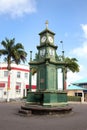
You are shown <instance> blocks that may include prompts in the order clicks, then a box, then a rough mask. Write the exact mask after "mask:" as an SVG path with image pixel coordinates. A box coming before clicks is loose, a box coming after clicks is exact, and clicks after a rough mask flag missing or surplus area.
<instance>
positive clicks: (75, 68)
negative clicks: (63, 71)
mask: <svg viewBox="0 0 87 130" xmlns="http://www.w3.org/2000/svg"><path fill="white" fill-rule="evenodd" d="M64 62H65V63H66V68H67V70H70V71H72V72H73V73H74V72H79V71H80V69H79V65H78V63H77V62H78V60H77V59H76V58H69V57H64Z"/></svg>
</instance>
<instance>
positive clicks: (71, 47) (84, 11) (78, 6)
mask: <svg viewBox="0 0 87 130" xmlns="http://www.w3.org/2000/svg"><path fill="white" fill-rule="evenodd" d="M46 20H48V21H49V25H48V28H49V29H50V30H52V31H53V32H55V33H56V35H55V45H57V46H58V50H57V54H59V55H60V54H61V52H62V45H61V43H60V41H61V40H62V41H63V49H64V51H65V56H66V57H67V56H68V57H71V58H73V57H75V58H76V59H77V60H78V64H79V65H80V72H79V73H71V72H68V83H71V82H73V81H76V80H79V79H82V78H85V77H87V62H86V61H87V0H0V42H1V41H2V40H4V39H5V38H6V37H7V38H8V39H12V38H15V40H16V41H15V42H16V43H19V42H20V43H22V44H23V46H24V48H25V51H26V52H27V53H28V56H27V63H28V62H29V54H30V51H33V56H34V55H35V53H36V52H37V49H36V46H37V45H39V44H40V37H39V35H38V34H39V33H40V32H41V31H42V30H44V29H45V28H46V26H45V22H46ZM0 48H2V47H1V46H0Z"/></svg>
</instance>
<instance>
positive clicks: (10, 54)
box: [0, 38, 27, 70]
mask: <svg viewBox="0 0 87 130" xmlns="http://www.w3.org/2000/svg"><path fill="white" fill-rule="evenodd" d="M1 45H2V46H3V47H4V49H0V55H4V56H5V61H6V62H7V65H8V66H7V69H8V70H11V63H12V62H15V63H16V64H19V63H20V62H21V61H23V62H25V61H26V56H27V53H26V52H25V51H24V47H23V45H22V44H21V43H17V44H15V38H13V39H10V40H9V39H8V38H5V40H3V41H2V42H1Z"/></svg>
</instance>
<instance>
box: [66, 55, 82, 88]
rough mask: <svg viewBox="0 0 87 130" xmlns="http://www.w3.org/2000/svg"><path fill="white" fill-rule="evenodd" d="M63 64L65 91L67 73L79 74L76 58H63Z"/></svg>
mask: <svg viewBox="0 0 87 130" xmlns="http://www.w3.org/2000/svg"><path fill="white" fill-rule="evenodd" d="M63 60H64V62H65V64H66V66H65V68H64V69H63V80H64V81H63V82H64V88H65V89H66V80H67V71H69V70H70V71H72V72H73V73H74V72H79V71H80V69H79V65H78V63H77V62H78V60H77V59H76V58H69V57H64V59H63Z"/></svg>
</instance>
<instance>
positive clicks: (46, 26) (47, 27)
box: [45, 20, 49, 28]
mask: <svg viewBox="0 0 87 130" xmlns="http://www.w3.org/2000/svg"><path fill="white" fill-rule="evenodd" d="M45 24H46V28H48V24H49V23H48V20H46V22H45Z"/></svg>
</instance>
